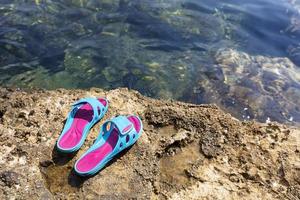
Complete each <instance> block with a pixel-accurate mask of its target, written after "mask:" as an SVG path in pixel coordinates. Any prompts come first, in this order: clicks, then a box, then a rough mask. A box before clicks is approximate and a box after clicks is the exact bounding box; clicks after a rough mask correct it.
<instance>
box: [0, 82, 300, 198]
mask: <svg viewBox="0 0 300 200" xmlns="http://www.w3.org/2000/svg"><path fill="white" fill-rule="evenodd" d="M87 96H88V97H90V96H94V97H102V96H103V97H104V96H105V97H106V98H107V99H108V100H109V101H110V107H109V110H108V113H107V114H106V115H105V116H104V119H103V120H101V122H100V123H98V124H96V125H95V126H94V127H93V128H92V129H91V133H90V134H89V136H88V138H87V140H86V142H85V143H84V145H83V147H82V148H81V149H80V150H79V151H78V152H77V153H75V154H72V155H69V154H60V153H58V152H56V150H55V148H54V147H55V142H56V140H57V138H58V136H59V134H60V132H61V130H62V128H63V125H64V122H65V119H66V116H67V114H68V112H69V109H70V105H71V104H72V103H73V102H74V101H76V100H78V99H80V98H82V97H87ZM62 102H63V103H62ZM24 110H25V111H26V116H27V117H26V118H21V119H20V120H15V119H18V116H19V114H20V113H22V112H23V111H24ZM0 111H5V112H2V115H3V116H2V117H1V121H0V145H1V148H0V199H28V198H32V199H68V198H70V199H85V198H86V199H257V198H258V199H286V198H289V199H297V197H299V192H298V191H297V189H298V188H299V169H300V166H299V157H300V153H299V149H300V147H299V144H300V141H299V138H300V137H299V134H300V132H299V130H297V129H295V128H292V127H291V128H287V127H286V126H283V125H280V124H277V123H269V124H261V123H257V122H240V121H239V120H237V119H235V118H233V117H232V116H230V115H229V114H226V113H224V112H223V111H222V110H220V109H219V108H218V107H217V106H215V105H194V104H187V103H180V102H176V101H162V100H155V99H151V98H148V97H144V96H142V95H141V94H139V93H138V92H135V91H129V90H128V89H115V90H111V91H104V90H101V89H97V88H92V89H90V90H65V89H60V90H51V91H45V90H43V91H41V90H32V91H26V92H25V91H22V90H14V89H5V88H0ZM27 111H28V112H27ZM119 114H138V115H139V116H140V117H141V118H142V121H143V125H144V133H143V134H142V136H141V138H140V139H139V140H138V141H137V143H136V144H135V145H133V147H132V148H130V149H128V150H127V151H125V152H123V153H122V154H121V155H120V156H118V157H117V158H115V159H114V160H112V161H111V163H110V164H109V165H108V166H107V167H106V168H105V169H103V170H102V171H101V172H99V173H98V174H97V175H95V176H93V177H90V178H82V177H78V176H77V175H76V174H75V173H74V171H73V170H72V168H73V165H74V163H75V161H76V160H77V159H78V158H79V156H81V155H82V154H83V153H84V152H85V150H86V149H87V148H88V147H89V146H90V145H91V144H92V143H93V141H94V139H95V138H96V137H97V135H98V132H99V128H100V125H101V124H102V123H103V122H104V121H105V120H107V119H109V118H111V117H113V116H115V115H119ZM12 169H13V171H12Z"/></svg>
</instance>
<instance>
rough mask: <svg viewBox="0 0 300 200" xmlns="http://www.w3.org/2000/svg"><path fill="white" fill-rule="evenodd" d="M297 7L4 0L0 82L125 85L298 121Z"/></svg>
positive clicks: (281, 0) (284, 3)
mask: <svg viewBox="0 0 300 200" xmlns="http://www.w3.org/2000/svg"><path fill="white" fill-rule="evenodd" d="M299 5H300V2H299V1H298V0H276V1H274V0H243V1H241V0H222V1H221V0H201V1H199V0H172V1H171V0H143V1H140V0H130V1H129V0H35V1H34V0H31V1H30V0H2V1H1V2H0V25H1V26H0V85H1V86H16V87H24V88H28V87H29V88H31V87H40V88H46V89H55V88H60V87H63V88H89V87H100V88H104V89H112V88H117V87H128V88H130V89H135V90H138V91H140V92H141V93H142V94H144V95H147V96H151V97H155V98H164V99H177V100H181V101H186V102H192V103H198V104H200V103H216V104H218V105H219V106H220V107H221V108H223V109H225V110H227V111H229V112H231V113H232V114H233V115H234V116H236V117H238V118H240V119H244V120H248V119H256V120H259V121H263V122H264V121H279V122H284V123H293V122H298V123H299V122H300V102H299V100H298V99H300V72H299V66H300V44H299V43H300V40H299V39H300V17H299V16H300V15H299V11H300V6H299ZM281 58H282V59H281ZM278 59H279V60H278ZM280 59H281V60H280ZM278 63H279V64H278Z"/></svg>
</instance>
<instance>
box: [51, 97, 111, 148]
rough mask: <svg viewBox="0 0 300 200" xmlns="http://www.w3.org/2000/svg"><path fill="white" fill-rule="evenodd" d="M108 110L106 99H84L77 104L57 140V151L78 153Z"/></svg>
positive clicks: (74, 105)
mask: <svg viewBox="0 0 300 200" xmlns="http://www.w3.org/2000/svg"><path fill="white" fill-rule="evenodd" d="M107 109H108V101H107V100H106V99H105V98H99V99H96V98H83V99H80V100H79V101H77V102H75V103H74V104H73V106H72V110H71V112H70V113H69V115H68V118H67V121H66V123H65V126H64V129H63V131H62V133H61V135H60V136H59V138H58V140H57V143H56V146H57V149H58V150H59V151H61V152H64V153H71V152H75V151H77V150H78V149H79V148H80V147H81V146H82V144H83V142H84V141H85V139H86V136H87V135H88V133H89V131H90V129H91V128H92V126H93V125H95V123H97V122H98V121H99V120H100V119H101V118H102V117H103V116H104V115H105V113H106V112H107Z"/></svg>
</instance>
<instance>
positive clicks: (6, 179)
mask: <svg viewBox="0 0 300 200" xmlns="http://www.w3.org/2000/svg"><path fill="white" fill-rule="evenodd" d="M0 180H1V181H2V182H3V183H4V184H5V185H6V186H8V187H12V186H13V185H16V184H19V174H18V173H16V172H13V171H4V172H2V173H0Z"/></svg>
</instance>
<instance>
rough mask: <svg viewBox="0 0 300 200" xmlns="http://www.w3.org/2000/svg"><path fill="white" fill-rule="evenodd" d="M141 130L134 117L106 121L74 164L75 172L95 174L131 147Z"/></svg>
mask: <svg viewBox="0 0 300 200" xmlns="http://www.w3.org/2000/svg"><path fill="white" fill-rule="evenodd" d="M142 130H143V125H142V121H141V119H140V118H139V117H137V116H134V115H130V116H118V117H115V118H113V119H111V120H108V121H106V122H105V123H104V124H103V125H102V127H101V130H100V133H99V136H98V138H97V140H96V141H95V143H94V144H93V145H92V146H91V147H90V148H89V149H88V150H87V152H86V153H84V154H83V155H82V156H81V157H80V158H79V159H78V160H77V162H76V163H75V166H74V169H75V172H76V173H77V174H78V175H81V176H91V175H94V174H96V173H97V172H98V171H100V170H101V169H102V168H103V167H104V166H105V165H106V164H107V163H108V162H109V161H110V160H111V159H113V158H114V157H115V156H116V155H117V154H119V153H120V152H121V151H123V150H124V149H126V148H128V147H130V146H131V145H133V144H134V143H135V142H136V141H137V140H138V138H139V137H140V136H141V134H142Z"/></svg>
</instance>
